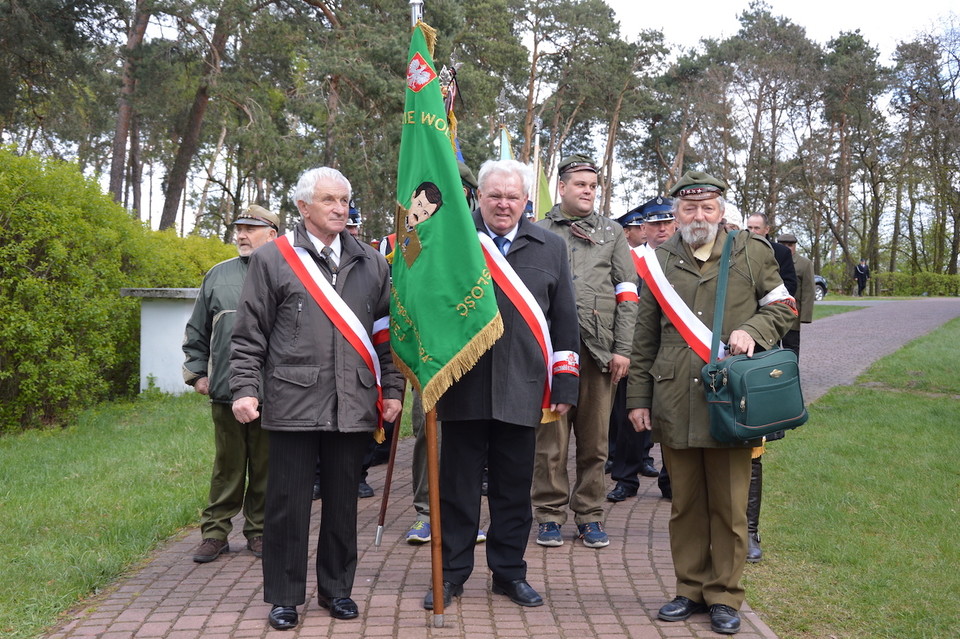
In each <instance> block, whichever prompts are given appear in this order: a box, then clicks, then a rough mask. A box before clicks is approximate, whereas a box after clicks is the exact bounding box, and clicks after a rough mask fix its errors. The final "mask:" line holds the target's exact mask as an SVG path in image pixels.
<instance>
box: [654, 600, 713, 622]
mask: <svg viewBox="0 0 960 639" xmlns="http://www.w3.org/2000/svg"><path fill="white" fill-rule="evenodd" d="M706 611H707V607H706V606H705V605H703V604H702V603H700V602H698V601H694V600H692V599H687V598H686V597H675V598H674V599H673V601H671V602H670V603H668V604H665V605H663V606H662V607H661V608H660V612H658V613H657V618H658V619H663V620H664V621H683V620H685V619H689V618H690V615H692V614H694V613H696V612H706Z"/></svg>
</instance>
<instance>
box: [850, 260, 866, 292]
mask: <svg viewBox="0 0 960 639" xmlns="http://www.w3.org/2000/svg"><path fill="white" fill-rule="evenodd" d="M853 278H854V279H855V280H857V296H858V297H863V289H865V288H867V280H868V279H870V267H868V266H867V261H866V260H865V259H863V258H862V257H861V258H860V263H859V264H857V265H856V266H855V267H854V268H853Z"/></svg>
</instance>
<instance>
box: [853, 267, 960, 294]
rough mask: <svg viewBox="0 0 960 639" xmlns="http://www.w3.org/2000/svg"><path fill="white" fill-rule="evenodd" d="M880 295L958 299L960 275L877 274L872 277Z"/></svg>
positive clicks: (926, 273)
mask: <svg viewBox="0 0 960 639" xmlns="http://www.w3.org/2000/svg"><path fill="white" fill-rule="evenodd" d="M872 277H873V279H874V286H876V287H877V288H876V292H877V293H878V294H880V295H898V296H900V295H929V296H932V297H956V296H958V295H960V275H947V274H946V273H929V272H926V271H921V272H919V273H877V274H875V275H873V276H872Z"/></svg>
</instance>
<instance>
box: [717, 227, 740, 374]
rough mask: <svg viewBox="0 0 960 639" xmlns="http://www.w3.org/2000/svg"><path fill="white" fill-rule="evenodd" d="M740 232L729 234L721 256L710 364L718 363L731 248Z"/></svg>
mask: <svg viewBox="0 0 960 639" xmlns="http://www.w3.org/2000/svg"><path fill="white" fill-rule="evenodd" d="M739 232H740V231H730V232H729V233H727V241H726V242H724V243H723V252H722V253H721V254H720V274H719V278H718V279H717V304H716V306H715V307H714V309H713V339H712V341H711V344H710V363H711V364H716V363H717V351H718V350H719V349H720V331H721V330H722V329H723V308H724V306H725V305H726V301H727V279H728V277H727V276H728V274H729V272H730V247H731V246H733V238H734V237H735V236H736V234H737V233H739Z"/></svg>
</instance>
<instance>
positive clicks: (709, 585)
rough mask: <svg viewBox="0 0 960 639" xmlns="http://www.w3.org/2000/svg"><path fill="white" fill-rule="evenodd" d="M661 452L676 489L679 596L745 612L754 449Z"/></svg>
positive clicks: (673, 530) (674, 549) (673, 526)
mask: <svg viewBox="0 0 960 639" xmlns="http://www.w3.org/2000/svg"><path fill="white" fill-rule="evenodd" d="M661 451H662V452H663V460H664V463H665V464H666V467H667V471H668V472H669V473H670V481H671V482H672V484H673V501H672V505H671V510H670V550H671V553H672V554H673V568H674V571H675V572H676V574H677V592H676V594H677V596H680V597H687V598H688V599H692V600H693V601H697V602H702V603H705V604H707V605H708V606H712V605H714V604H724V605H727V606H730V607H731V608H733V609H735V610H739V609H740V606H741V605H742V604H743V599H744V591H743V587H742V586H741V585H740V577H741V576H742V575H743V567H744V564H745V563H746V560H747V493H748V492H749V490H750V455H751V452H752V449H750V448H686V449H682V450H681V449H676V448H669V447H667V446H661Z"/></svg>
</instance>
